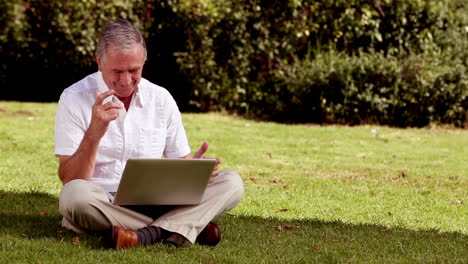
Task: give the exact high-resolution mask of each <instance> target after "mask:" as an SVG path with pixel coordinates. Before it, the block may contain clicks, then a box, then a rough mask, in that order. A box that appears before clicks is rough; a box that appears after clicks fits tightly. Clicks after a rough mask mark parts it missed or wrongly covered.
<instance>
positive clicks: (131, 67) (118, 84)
mask: <svg viewBox="0 0 468 264" xmlns="http://www.w3.org/2000/svg"><path fill="white" fill-rule="evenodd" d="M105 52H106V58H105V61H102V60H101V58H100V57H99V55H97V56H96V60H97V63H98V67H99V71H101V72H102V77H103V79H104V82H105V83H106V84H107V87H109V89H111V90H114V91H115V94H116V95H117V96H119V97H128V96H130V95H131V94H132V93H133V92H134V91H135V89H136V88H137V85H138V83H139V82H140V80H141V73H142V70H143V64H144V62H143V47H142V46H141V44H137V43H135V44H134V45H133V46H132V48H131V49H129V50H125V51H122V50H119V49H117V48H115V47H113V46H112V45H110V46H108V47H107V49H106V51H105Z"/></svg>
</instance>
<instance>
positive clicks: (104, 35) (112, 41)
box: [96, 18, 147, 64]
mask: <svg viewBox="0 0 468 264" xmlns="http://www.w3.org/2000/svg"><path fill="white" fill-rule="evenodd" d="M135 43H138V44H141V46H142V48H143V62H145V61H146V57H147V51H146V43H145V39H144V38H143V36H142V35H141V33H140V31H139V30H138V29H136V28H135V27H134V26H133V25H132V24H131V23H130V22H129V21H128V20H125V19H122V18H117V19H113V20H111V21H109V22H107V23H106V24H104V26H102V28H101V33H100V36H99V41H98V45H97V49H96V54H97V55H98V56H99V57H100V58H101V62H102V63H103V64H104V63H105V62H106V49H107V47H109V45H113V46H115V47H116V48H118V49H120V50H122V51H127V50H129V49H131V48H132V46H133V44H135Z"/></svg>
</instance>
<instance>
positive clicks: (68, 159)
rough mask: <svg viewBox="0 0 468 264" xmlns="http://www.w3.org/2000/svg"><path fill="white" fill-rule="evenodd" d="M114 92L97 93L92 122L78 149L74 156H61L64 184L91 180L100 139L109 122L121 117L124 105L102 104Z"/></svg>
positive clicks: (60, 175) (61, 172)
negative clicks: (120, 113) (77, 180)
mask: <svg viewBox="0 0 468 264" xmlns="http://www.w3.org/2000/svg"><path fill="white" fill-rule="evenodd" d="M113 94H114V91H113V90H109V91H107V92H105V93H102V94H100V93H96V96H97V98H96V102H95V103H94V105H93V113H92V116H91V123H90V124H89V128H88V130H87V131H86V134H85V136H84V138H83V140H82V141H81V143H80V146H79V147H78V150H77V151H76V152H75V153H74V154H73V155H72V156H59V162H60V163H59V172H58V174H59V177H60V179H61V180H62V182H63V184H65V183H67V182H69V181H72V180H75V179H83V180H90V179H91V177H92V176H93V173H94V167H95V165H96V153H97V149H98V146H99V141H100V140H101V138H102V137H103V136H104V134H105V133H106V131H107V128H108V127H109V123H110V122H111V121H112V120H115V119H117V118H118V117H119V111H120V109H121V108H122V107H123V106H122V105H121V104H119V103H115V102H112V101H111V102H108V103H105V104H102V102H103V101H104V99H106V98H107V97H109V96H112V95H113Z"/></svg>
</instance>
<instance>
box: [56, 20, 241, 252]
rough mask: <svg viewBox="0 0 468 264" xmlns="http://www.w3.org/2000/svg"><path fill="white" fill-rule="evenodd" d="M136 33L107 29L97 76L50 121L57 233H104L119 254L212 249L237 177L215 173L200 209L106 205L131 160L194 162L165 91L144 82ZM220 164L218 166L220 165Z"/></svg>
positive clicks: (122, 24) (236, 194) (63, 101)
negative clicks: (151, 248)
mask: <svg viewBox="0 0 468 264" xmlns="http://www.w3.org/2000/svg"><path fill="white" fill-rule="evenodd" d="M146 54H147V52H146V45H145V41H144V39H143V37H142V35H141V33H140V32H139V31H138V30H137V29H135V28H134V27H133V26H132V25H131V24H130V23H129V22H128V21H126V20H123V19H116V20H112V21H110V22H108V23H107V24H105V25H104V26H103V28H102V30H101V35H100V39H99V43H98V47H97V51H96V60H97V64H98V69H99V71H98V72H97V73H94V74H91V75H89V76H87V77H85V78H84V79H82V80H80V81H79V82H77V83H75V84H73V85H72V86H70V87H69V88H67V89H65V90H64V91H63V93H62V95H61V97H60V101H59V103H58V107H57V115H56V120H55V155H56V156H58V158H59V169H58V175H59V178H60V180H61V181H62V182H63V184H64V185H63V189H62V192H61V193H60V198H59V210H60V213H61V214H62V216H63V220H62V226H63V227H65V228H68V229H70V230H73V231H75V232H99V231H108V233H109V234H110V239H111V241H112V242H113V243H114V244H113V246H114V247H116V248H126V247H131V246H135V245H139V244H141V245H149V244H153V243H158V242H166V243H169V244H173V245H175V246H182V245H185V244H187V243H194V242H195V241H197V242H199V243H200V244H206V245H216V244H217V242H219V239H220V230H219V227H218V226H217V225H216V224H214V223H213V222H211V221H212V219H214V218H216V217H218V216H220V215H221V214H222V213H224V212H226V211H228V210H230V209H232V208H234V207H235V206H236V205H237V204H238V203H239V201H240V199H241V197H242V195H243V190H244V189H243V183H242V180H241V178H240V176H239V175H238V174H237V173H236V172H234V171H220V172H214V173H213V176H212V178H211V180H210V183H209V184H208V186H207V189H206V191H205V194H204V196H203V199H202V201H201V203H200V204H198V205H193V206H172V207H157V206H151V207H150V206H146V207H141V206H140V207H136V206H135V207H121V206H117V205H114V204H112V203H111V202H110V201H109V198H108V194H107V192H111V191H115V188H116V186H117V185H118V183H119V181H120V178H121V175H122V171H123V168H124V167H125V164H126V161H127V160H128V159H130V158H160V157H162V156H165V157H166V158H204V153H205V152H206V151H207V149H208V143H206V142H204V143H203V144H202V146H201V148H200V150H198V151H197V152H196V154H195V155H194V156H192V154H190V153H191V151H190V147H189V145H188V140H187V136H186V134H185V130H184V127H183V125H182V120H181V114H180V112H179V110H178V108H177V105H176V103H175V101H174V99H173V98H172V97H171V95H170V94H169V92H168V91H167V90H165V89H164V88H162V87H159V86H157V85H155V84H152V83H150V82H149V81H148V80H146V79H144V78H142V77H141V74H142V70H143V65H144V62H145V60H146ZM219 163H220V160H219V159H218V165H219Z"/></svg>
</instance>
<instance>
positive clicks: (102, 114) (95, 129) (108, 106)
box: [87, 90, 123, 139]
mask: <svg viewBox="0 0 468 264" xmlns="http://www.w3.org/2000/svg"><path fill="white" fill-rule="evenodd" d="M113 95H114V90H109V91H107V92H105V93H102V94H101V93H99V92H96V96H97V97H96V102H95V103H94V105H93V113H92V117H91V123H90V125H89V128H88V131H87V134H88V135H87V136H89V137H92V138H94V139H101V138H102V137H103V136H104V134H105V133H106V131H107V128H108V127H109V123H110V122H111V121H112V120H116V119H117V118H119V112H120V109H122V108H123V106H122V104H119V103H116V102H112V101H110V102H107V103H105V104H102V102H103V101H104V99H106V98H107V97H109V96H113Z"/></svg>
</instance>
